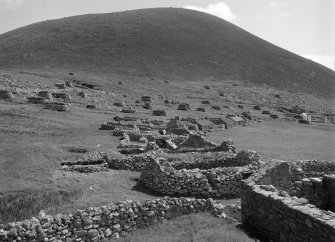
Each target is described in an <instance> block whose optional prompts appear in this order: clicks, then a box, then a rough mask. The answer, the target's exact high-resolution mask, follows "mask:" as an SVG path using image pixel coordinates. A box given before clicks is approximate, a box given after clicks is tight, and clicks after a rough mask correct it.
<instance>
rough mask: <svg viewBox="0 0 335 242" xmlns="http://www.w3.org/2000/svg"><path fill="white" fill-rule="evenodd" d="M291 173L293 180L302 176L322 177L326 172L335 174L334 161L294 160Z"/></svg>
mask: <svg viewBox="0 0 335 242" xmlns="http://www.w3.org/2000/svg"><path fill="white" fill-rule="evenodd" d="M292 174H293V175H294V176H295V180H301V179H302V178H304V177H322V176H323V175H327V174H335V162H332V161H320V160H302V161H296V162H294V164H293V166H292Z"/></svg>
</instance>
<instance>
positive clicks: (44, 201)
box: [0, 190, 82, 223]
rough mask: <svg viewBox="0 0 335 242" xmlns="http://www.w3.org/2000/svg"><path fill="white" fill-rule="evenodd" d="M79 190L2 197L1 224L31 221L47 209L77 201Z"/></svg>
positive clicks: (21, 192) (15, 193)
mask: <svg viewBox="0 0 335 242" xmlns="http://www.w3.org/2000/svg"><path fill="white" fill-rule="evenodd" d="M81 195H82V192H81V191H79V190H70V191H64V190H57V191H55V190H50V191H47V190H46V191H19V192H12V193H7V194H4V195H3V196H1V197H0V223H8V222H15V221H20V220H24V219H29V218H31V217H32V216H36V215H38V213H39V212H40V211H41V210H43V209H46V208H49V207H55V206H59V205H61V204H63V203H67V202H71V201H73V200H76V199H77V198H78V197H80V196H81Z"/></svg>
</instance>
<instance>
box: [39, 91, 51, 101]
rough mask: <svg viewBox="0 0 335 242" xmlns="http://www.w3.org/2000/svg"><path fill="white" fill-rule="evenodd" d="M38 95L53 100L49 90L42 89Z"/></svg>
mask: <svg viewBox="0 0 335 242" xmlns="http://www.w3.org/2000/svg"><path fill="white" fill-rule="evenodd" d="M37 95H38V96H40V97H44V98H45V99H47V100H52V95H51V92H49V91H40V92H39V93H38V94H37Z"/></svg>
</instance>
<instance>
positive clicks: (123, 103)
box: [114, 101, 127, 108]
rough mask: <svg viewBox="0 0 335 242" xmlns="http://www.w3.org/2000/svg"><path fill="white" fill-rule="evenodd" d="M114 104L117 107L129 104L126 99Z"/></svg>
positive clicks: (124, 106) (125, 106)
mask: <svg viewBox="0 0 335 242" xmlns="http://www.w3.org/2000/svg"><path fill="white" fill-rule="evenodd" d="M114 106H116V107H120V108H127V105H126V104H125V102H124V101H121V102H115V103H114Z"/></svg>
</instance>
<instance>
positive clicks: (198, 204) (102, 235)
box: [0, 197, 224, 242]
mask: <svg viewBox="0 0 335 242" xmlns="http://www.w3.org/2000/svg"><path fill="white" fill-rule="evenodd" d="M223 211H224V206H223V205H221V204H220V203H218V202H215V201H213V200H212V199H207V200H206V199H192V198H169V197H164V198H161V199H156V200H148V201H145V202H143V203H141V202H139V201H129V200H127V201H122V202H114V203H111V204H109V205H106V206H102V207H95V208H88V209H85V210H78V211H76V212H74V213H73V214H69V215H62V214H58V215H56V216H50V215H45V214H44V213H40V215H39V216H38V217H37V218H32V219H30V220H25V221H21V222H13V223H8V224H6V225H0V241H4V242H7V241H8V242H9V241H105V239H111V238H119V237H120V236H124V235H126V234H127V233H129V232H131V231H133V230H136V229H138V228H146V227H147V226H149V225H151V224H154V223H156V222H158V221H161V220H162V219H166V218H172V217H175V216H179V215H182V214H189V213H197V212H210V213H211V214H213V215H214V216H220V215H221V214H223Z"/></svg>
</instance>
